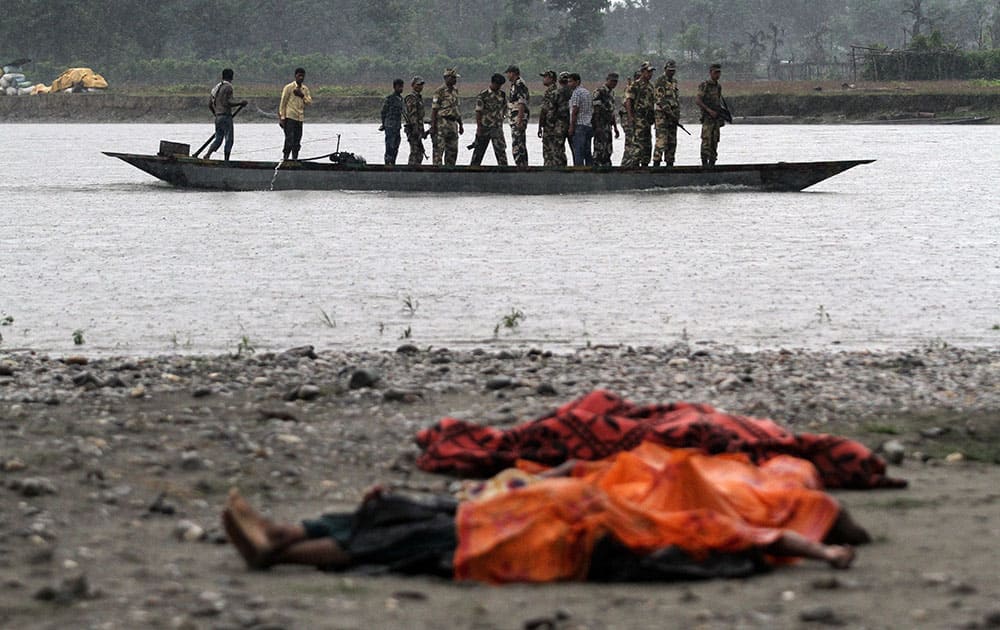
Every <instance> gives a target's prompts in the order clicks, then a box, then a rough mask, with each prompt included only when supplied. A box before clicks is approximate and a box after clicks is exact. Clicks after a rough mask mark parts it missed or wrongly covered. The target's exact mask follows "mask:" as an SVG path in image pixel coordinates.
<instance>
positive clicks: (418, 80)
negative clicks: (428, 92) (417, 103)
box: [410, 74, 427, 85]
mask: <svg viewBox="0 0 1000 630" xmlns="http://www.w3.org/2000/svg"><path fill="white" fill-rule="evenodd" d="M424 83H427V82H426V81H424V78H423V77H422V76H420V75H419V74H418V75H417V76H415V77H413V78H412V79H410V85H423V84H424Z"/></svg>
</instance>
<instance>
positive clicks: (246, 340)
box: [236, 335, 257, 357]
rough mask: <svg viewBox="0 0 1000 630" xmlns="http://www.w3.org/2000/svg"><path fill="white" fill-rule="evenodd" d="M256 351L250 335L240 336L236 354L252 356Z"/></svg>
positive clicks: (238, 355)
mask: <svg viewBox="0 0 1000 630" xmlns="http://www.w3.org/2000/svg"><path fill="white" fill-rule="evenodd" d="M254 352H257V349H256V348H254V346H253V342H252V341H250V337H249V336H248V335H243V336H242V337H240V342H239V343H238V344H236V356H237V357H242V356H244V355H246V356H250V355H251V354H253V353H254Z"/></svg>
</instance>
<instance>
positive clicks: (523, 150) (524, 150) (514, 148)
mask: <svg viewBox="0 0 1000 630" xmlns="http://www.w3.org/2000/svg"><path fill="white" fill-rule="evenodd" d="M530 99H531V96H530V95H529V93H528V86H527V85H526V84H525V83H524V79H522V78H520V77H518V78H517V80H516V81H514V82H512V83H511V85H510V95H509V96H508V98H507V105H508V107H510V150H511V153H513V154H514V164H516V165H518V166H527V165H528V143H527V140H526V138H525V132H526V131H527V129H528V118H529V117H530V112H529V111H528V103H529V101H530ZM521 103H524V122H523V124H521V125H520V126H518V124H517V116H518V111H519V109H520V108H519V107H518V105H519V104H521Z"/></svg>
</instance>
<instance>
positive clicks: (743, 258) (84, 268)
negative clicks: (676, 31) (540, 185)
mask: <svg viewBox="0 0 1000 630" xmlns="http://www.w3.org/2000/svg"><path fill="white" fill-rule="evenodd" d="M691 127H692V129H691V130H692V131H693V132H694V133H695V134H696V135H697V125H691ZM210 134H211V129H210V128H209V127H208V126H207V125H128V124H121V125H77V124H51V125H50V124H37V125H22V124H6V125H4V126H3V156H4V157H3V169H2V177H0V321H3V322H4V323H5V325H3V326H0V334H2V335H3V340H2V342H0V352H2V351H3V350H4V349H7V350H10V349H14V348H32V349H37V350H40V351H44V352H51V353H56V354H64V353H75V352H85V353H89V354H105V355H106V354H123V355H139V354H160V353H215V352H234V351H236V350H237V349H238V348H239V347H240V346H243V348H244V349H247V348H253V349H255V350H257V351H264V350H280V349H285V348H288V347H292V346H296V345H302V344H306V343H310V344H314V345H315V346H316V347H317V348H319V349H325V348H351V349H369V348H370V349H377V348H393V347H395V346H396V345H398V344H399V343H401V340H403V339H409V340H411V341H412V342H414V343H417V344H418V345H421V346H426V345H433V346H468V345H476V346H489V345H504V346H506V345H515V346H539V347H544V348H550V349H554V350H564V349H569V348H573V347H579V346H582V345H585V344H587V343H588V342H589V343H594V344H598V343H612V344H629V345H645V344H666V343H671V342H675V341H678V340H681V339H686V340H689V341H692V342H696V341H699V340H712V341H717V342H722V343H728V344H734V345H736V346H739V347H744V348H760V347H767V348H774V347H789V348H797V347H801V348H813V349H818V348H828V349H836V348H872V349H880V348H897V349H898V348H913V347H917V346H923V345H928V344H941V343H948V344H952V345H963V346H982V345H990V346H995V345H997V344H998V343H1000V330H998V328H1000V203H998V201H997V200H998V199H1000V178H998V177H997V173H998V172H1000V151H998V149H997V147H1000V126H977V127H962V126H847V125H842V126H791V125H790V126H771V125H767V126H764V125H761V126H751V125H742V126H739V125H735V126H731V127H727V128H726V129H724V130H723V138H722V144H721V150H720V155H721V158H720V162H770V161H781V160H785V161H797V160H824V159H854V158H874V159H876V160H877V161H876V162H875V163H874V164H871V165H866V166H861V167H858V168H855V169H853V170H851V171H848V172H847V173H844V174H842V175H839V176H837V177H835V178H833V179H831V180H828V181H826V182H824V183H822V184H820V185H818V186H816V187H814V188H812V189H810V190H809V191H806V192H803V193H757V192H749V191H741V190H729V191H724V192H706V191H697V190H685V191H678V192H668V193H615V194H607V195H603V196H593V195H588V196H584V195H580V196H572V195H566V196H553V197H522V196H519V195H518V194H517V191H511V194H510V195H506V196H486V195H483V196H476V195H461V196H441V195H428V194H413V195H407V194H384V193H377V192H372V193H356V192H355V193H342V192H281V193H274V192H251V193H219V192H192V191H183V190H176V189H173V188H170V187H168V186H167V185H165V184H161V183H159V182H157V181H156V180H154V179H153V178H151V177H149V176H148V175H146V174H144V173H142V172H140V171H138V170H136V169H134V168H133V167H130V166H128V165H126V164H124V163H122V162H119V161H117V160H112V159H111V158H107V157H105V156H103V155H101V153H100V151H102V150H112V151H125V152H136V153H155V152H156V149H157V145H158V142H159V140H160V139H170V140H175V141H179V142H188V143H190V144H192V145H193V146H195V147H196V146H198V145H200V144H201V143H202V142H203V141H204V140H205V138H207V137H208V136H209V135H210ZM236 134H237V145H236V149H235V151H234V154H233V157H234V159H274V158H275V157H276V155H277V154H278V153H280V145H281V132H280V129H279V128H278V127H277V125H274V124H268V125H263V124H245V125H240V124H238V125H237V130H236ZM338 134H339V135H340V136H341V139H340V143H341V144H340V148H341V149H342V150H348V151H353V152H356V153H359V154H361V155H363V156H364V157H365V158H366V159H368V161H369V162H372V163H380V162H381V161H382V160H381V156H382V147H381V135H380V134H379V133H378V132H377V131H376V129H375V125H357V124H349V125H327V124H323V125H321V124H309V123H308V122H307V124H306V127H305V140H307V141H309V142H308V143H307V144H305V145H304V147H303V157H305V156H310V155H319V154H324V153H329V152H331V151H333V150H334V149H335V147H336V143H337V136H338ZM470 139H471V138H470V137H469V136H468V135H466V137H465V138H463V143H462V144H463V145H464V144H466V143H467V142H468V141H469V140H470ZM529 140H530V142H529V151H530V153H531V160H532V163H539V162H540V161H541V158H540V154H541V147H540V144H539V141H538V140H537V139H536V138H529ZM405 150H406V147H405V142H404V147H403V149H402V150H401V153H402V154H403V155H404V156H405ZM429 150H430V147H429V143H428V151H429ZM491 153H492V152H488V156H487V163H491V162H489V161H490V160H492V156H491ZM618 155H619V153H618V151H617V150H616V161H617V157H618ZM469 156H470V152H469V151H467V150H465V149H464V147H463V150H462V152H461V154H460V157H459V160H460V163H468V159H469ZM403 159H405V157H403ZM697 161H698V143H697V137H694V138H692V137H688V136H684V135H683V134H682V137H681V147H680V149H679V153H678V163H680V164H695V163H697ZM515 313H521V314H523V318H521V317H516V316H513V314H515ZM505 316H506V319H505ZM11 318H12V320H13V321H11ZM74 333H77V334H76V335H74ZM74 336H76V337H77V339H76V341H82V342H83V344H82V345H76V344H75V342H74Z"/></svg>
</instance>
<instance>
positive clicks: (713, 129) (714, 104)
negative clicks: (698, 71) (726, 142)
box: [695, 63, 726, 166]
mask: <svg viewBox="0 0 1000 630" xmlns="http://www.w3.org/2000/svg"><path fill="white" fill-rule="evenodd" d="M720 76H722V66H720V65H719V64H717V63H713V64H712V65H711V66H709V68H708V77H709V78H708V81H704V82H702V84H701V85H699V86H698V96H697V97H695V103H697V104H698V108H699V109H700V110H701V165H702V166H715V160H716V159H718V157H719V130H720V129H722V127H723V126H724V125H725V124H726V121H725V120H723V117H722V84H721V83H719V77H720Z"/></svg>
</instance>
